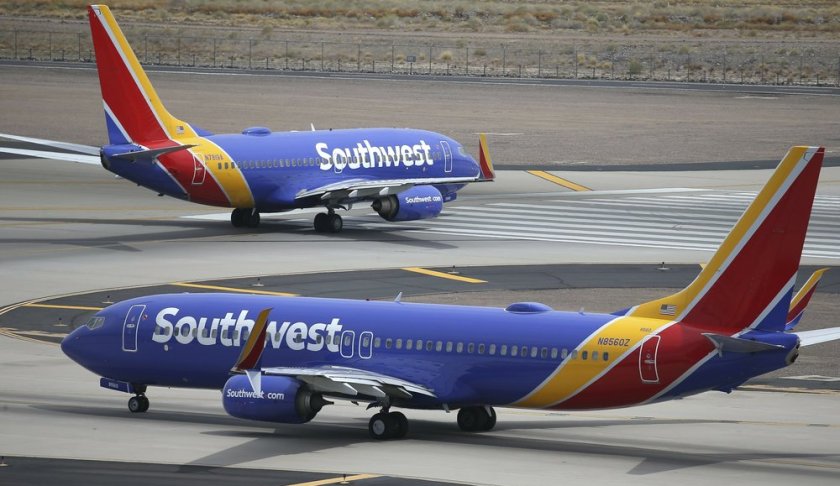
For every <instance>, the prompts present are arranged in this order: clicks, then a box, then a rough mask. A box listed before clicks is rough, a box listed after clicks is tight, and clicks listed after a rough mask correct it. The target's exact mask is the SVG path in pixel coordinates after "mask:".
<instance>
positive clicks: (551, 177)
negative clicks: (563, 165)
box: [526, 170, 592, 192]
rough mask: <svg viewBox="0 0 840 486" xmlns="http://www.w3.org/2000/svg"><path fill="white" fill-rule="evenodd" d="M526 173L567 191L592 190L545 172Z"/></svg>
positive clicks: (532, 171)
mask: <svg viewBox="0 0 840 486" xmlns="http://www.w3.org/2000/svg"><path fill="white" fill-rule="evenodd" d="M526 172H528V173H529V174H531V175H533V176H537V177H539V178H541V179H545V180H547V181H548V182H553V183H555V184H557V185H560V186H563V187H565V188H567V189H571V190H573V191H578V192H582V191H591V190H592V189H590V188H588V187H586V186H582V185H580V184H575V183H574V182H572V181H570V180H568V179H563V178H562V177H557V176H556V175H554V174H549V173H548V172H546V171H544V170H529V171H526Z"/></svg>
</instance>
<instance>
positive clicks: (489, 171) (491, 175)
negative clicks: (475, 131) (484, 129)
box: [478, 133, 496, 181]
mask: <svg viewBox="0 0 840 486" xmlns="http://www.w3.org/2000/svg"><path fill="white" fill-rule="evenodd" d="M478 159H479V164H480V165H481V178H480V179H479V180H482V181H492V180H493V179H495V178H496V172H495V171H494V170H493V161H492V160H490V151H489V150H487V136H486V135H485V134H483V133H481V134H479V135H478Z"/></svg>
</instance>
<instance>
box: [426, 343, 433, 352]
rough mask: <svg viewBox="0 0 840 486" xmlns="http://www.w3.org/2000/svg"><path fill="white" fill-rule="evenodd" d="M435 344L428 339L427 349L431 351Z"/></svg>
mask: <svg viewBox="0 0 840 486" xmlns="http://www.w3.org/2000/svg"><path fill="white" fill-rule="evenodd" d="M433 345H434V344H433V343H432V341H426V351H431V350H432V346H433Z"/></svg>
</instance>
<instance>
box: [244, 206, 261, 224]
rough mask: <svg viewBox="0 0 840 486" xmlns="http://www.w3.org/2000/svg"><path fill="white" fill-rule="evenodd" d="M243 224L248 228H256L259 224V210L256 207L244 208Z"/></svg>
mask: <svg viewBox="0 0 840 486" xmlns="http://www.w3.org/2000/svg"><path fill="white" fill-rule="evenodd" d="M244 211H245V218H244V219H245V224H246V225H247V226H248V227H249V228H256V227H257V226H259V225H260V212H259V211H257V210H256V209H245V210H244Z"/></svg>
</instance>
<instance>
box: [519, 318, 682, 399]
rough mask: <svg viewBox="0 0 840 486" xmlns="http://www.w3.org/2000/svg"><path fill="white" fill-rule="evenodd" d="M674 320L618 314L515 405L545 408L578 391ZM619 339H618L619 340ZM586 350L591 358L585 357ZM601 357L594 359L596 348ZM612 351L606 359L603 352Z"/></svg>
mask: <svg viewBox="0 0 840 486" xmlns="http://www.w3.org/2000/svg"><path fill="white" fill-rule="evenodd" d="M669 322H670V321H666V320H662V319H645V318H639V317H617V318H615V319H614V320H612V321H611V322H609V323H608V324H606V325H604V326H603V327H602V328H601V329H599V330H598V331H596V332H595V333H594V334H592V335H591V336H589V337H588V338H587V339H586V340H585V341H584V342H583V343H582V344H581V345H580V346H579V347H578V348H577V353H578V354H577V358H576V359H572V357H571V356H570V357H568V358H566V359H564V360H563V363H562V364H561V365H560V366H559V367H558V368H557V370H556V371H555V372H554V374H553V375H552V376H551V377H550V378H549V379H547V380H546V381H545V382H544V383H542V384H541V385H540V386H539V387H538V388H537V389H535V390H534V391H533V392H531V394H530V395H528V396H526V397H525V398H523V399H522V400H519V401H518V402H515V403H513V404H512V406H514V407H526V408H544V407H548V406H551V405H554V404H556V403H558V402H562V401H564V400H567V399H569V398H571V397H572V396H574V395H576V394H577V393H578V391H580V390H581V389H582V388H583V387H585V386H587V385H588V384H589V383H590V382H592V381H593V380H595V379H596V378H597V377H599V376H600V375H602V374H603V373H605V372H606V371H607V370H609V369H610V368H612V367H613V366H615V365H616V364H617V363H619V362H620V361H621V359H622V357H623V356H624V355H625V354H626V353H627V352H628V351H630V350H631V349H633V348H634V347H636V346H637V345H638V344H639V343H640V342H641V341H642V339H644V338H645V336H648V335H650V334H653V333H655V332H656V331H658V330H659V329H661V328H662V327H663V326H665V325H666V324H668V323H669ZM616 340H618V341H616ZM584 351H586V352H587V354H588V359H585V360H584V359H581V354H582V352H584ZM593 351H597V352H598V359H592V352H593ZM604 352H606V353H609V361H604V359H603V353H604Z"/></svg>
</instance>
